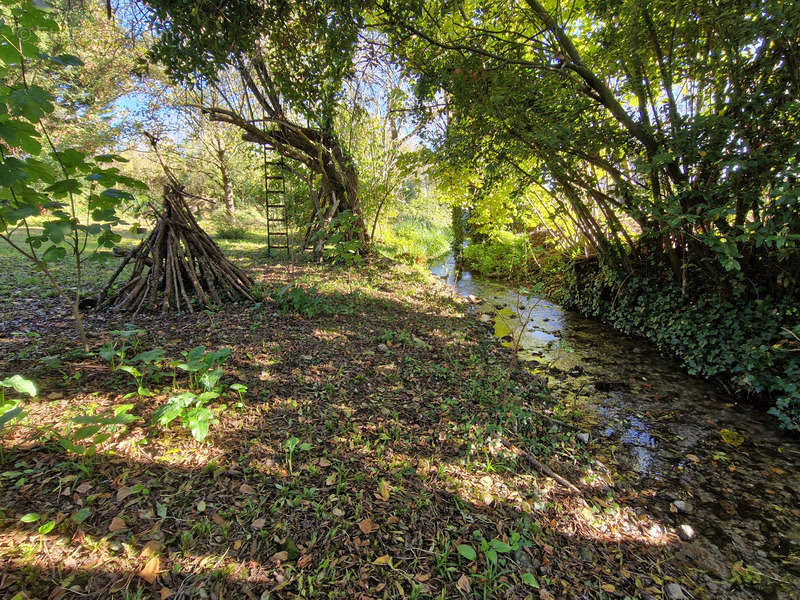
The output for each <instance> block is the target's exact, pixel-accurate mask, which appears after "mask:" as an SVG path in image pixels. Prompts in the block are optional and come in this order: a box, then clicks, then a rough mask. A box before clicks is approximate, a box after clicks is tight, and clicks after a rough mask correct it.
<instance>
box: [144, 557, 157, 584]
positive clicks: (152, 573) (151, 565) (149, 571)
mask: <svg viewBox="0 0 800 600" xmlns="http://www.w3.org/2000/svg"><path fill="white" fill-rule="evenodd" d="M160 568H161V559H160V558H159V557H158V556H154V557H153V558H151V559H150V560H148V561H147V563H146V564H145V565H144V568H143V569H142V570H141V571H139V577H141V578H142V579H144V580H145V581H146V582H147V583H151V584H152V583H153V582H155V580H156V577H158V571H159V569H160Z"/></svg>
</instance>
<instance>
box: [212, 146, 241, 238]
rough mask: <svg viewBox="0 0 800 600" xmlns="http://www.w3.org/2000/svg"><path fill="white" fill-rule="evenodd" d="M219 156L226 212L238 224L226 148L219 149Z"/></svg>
mask: <svg viewBox="0 0 800 600" xmlns="http://www.w3.org/2000/svg"><path fill="white" fill-rule="evenodd" d="M217 158H219V170H220V173H221V174H222V193H223V196H224V199H225V212H226V213H227V214H228V218H229V219H230V221H231V223H233V224H236V206H235V204H234V201H233V183H232V182H231V176H230V169H229V167H228V160H227V157H226V156H225V151H224V150H218V151H217Z"/></svg>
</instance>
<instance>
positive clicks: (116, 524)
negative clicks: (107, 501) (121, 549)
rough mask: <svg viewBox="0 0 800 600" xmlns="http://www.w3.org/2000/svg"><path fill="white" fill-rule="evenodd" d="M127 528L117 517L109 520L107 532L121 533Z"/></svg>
mask: <svg viewBox="0 0 800 600" xmlns="http://www.w3.org/2000/svg"><path fill="white" fill-rule="evenodd" d="M127 528H128V526H127V525H126V524H125V521H123V520H122V519H120V518H119V517H114V518H113V519H111V524H110V525H109V526H108V530H109V531H122V530H123V529H127Z"/></svg>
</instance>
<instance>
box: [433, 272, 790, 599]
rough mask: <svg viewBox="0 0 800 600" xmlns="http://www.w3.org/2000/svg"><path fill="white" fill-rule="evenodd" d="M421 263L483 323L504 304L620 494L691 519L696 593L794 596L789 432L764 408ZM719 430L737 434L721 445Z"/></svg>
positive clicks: (571, 319)
mask: <svg viewBox="0 0 800 600" xmlns="http://www.w3.org/2000/svg"><path fill="white" fill-rule="evenodd" d="M431 271H432V272H433V273H434V274H435V275H437V276H438V277H440V278H441V279H442V280H443V281H444V282H446V283H447V284H448V285H450V286H452V288H453V289H454V290H455V292H457V293H458V294H460V295H461V296H464V297H466V298H468V299H469V300H470V302H471V303H472V305H473V310H474V311H475V312H476V313H477V318H478V319H480V320H481V321H484V322H487V324H491V323H493V322H494V320H495V318H496V317H497V315H498V314H502V315H503V318H504V319H505V321H506V322H507V323H508V324H509V326H510V327H511V329H512V330H514V331H515V333H517V332H519V331H520V329H522V330H523V331H522V334H521V337H520V341H521V345H520V353H519V357H520V360H525V361H527V362H528V363H529V365H530V366H531V368H532V370H537V371H539V372H541V373H544V374H545V376H546V377H547V380H548V385H549V388H550V390H551V391H552V393H553V394H554V395H555V397H556V398H557V399H558V400H559V401H560V402H562V403H564V404H566V405H568V406H569V407H570V408H574V409H576V410H577V411H578V412H579V413H581V414H583V415H585V418H584V420H583V421H582V423H581V429H583V431H582V434H583V435H584V436H585V435H586V434H588V435H589V439H590V444H591V445H592V449H593V450H595V451H596V453H597V454H598V455H599V456H601V457H602V458H603V459H604V462H605V464H607V465H608V466H609V467H610V468H611V469H612V471H614V472H615V477H616V479H617V480H618V482H619V486H618V489H620V490H623V492H622V493H623V494H626V493H627V495H628V496H629V497H631V498H636V500H635V501H633V502H634V503H638V504H639V505H640V507H641V508H642V509H643V510H646V511H648V512H649V513H650V514H652V515H654V516H656V517H658V518H659V519H661V521H662V522H663V523H664V524H665V525H666V526H667V527H674V528H678V527H679V526H680V525H689V526H690V527H691V528H692V529H693V531H694V537H693V538H692V539H691V541H688V540H687V541H685V542H681V544H682V547H681V549H680V550H679V553H681V554H682V555H683V556H684V557H685V560H686V561H687V562H686V564H687V568H696V569H702V570H704V571H706V573H707V576H706V577H707V580H708V581H707V586H705V589H704V590H701V591H702V592H703V593H701V594H698V592H697V590H695V596H696V597H707V598H762V597H767V598H780V599H784V598H785V599H790V598H792V599H798V598H800V510H799V509H800V442H798V440H797V438H796V437H794V438H793V437H790V436H788V435H785V434H783V433H782V432H781V431H780V430H778V428H777V424H776V423H775V422H774V421H772V420H770V419H769V417H768V416H766V415H765V414H764V413H763V410H761V409H758V408H755V407H751V406H748V405H739V404H736V403H734V402H733V401H731V400H730V398H728V397H727V394H726V393H725V391H724V390H723V389H721V388H719V387H715V386H713V385H711V384H709V383H707V382H705V381H702V380H700V379H697V378H694V377H691V376H689V375H687V374H686V372H685V371H683V370H682V369H681V367H680V365H679V364H677V363H676V362H675V361H673V360H670V359H668V358H665V357H662V356H661V355H660V354H659V353H658V351H657V349H656V348H655V347H654V346H653V345H652V344H651V343H650V342H648V341H647V340H645V339H642V338H636V337H632V336H627V335H624V334H621V333H619V332H617V331H615V330H614V329H612V328H611V327H609V326H607V325H605V324H602V323H599V322H597V321H593V320H590V319H586V318H583V317H582V316H580V315H579V314H577V313H574V312H571V311H568V310H565V309H563V308H561V307H560V306H557V305H555V304H553V303H551V302H548V301H547V300H544V299H541V298H535V297H528V296H526V295H524V294H520V293H518V292H517V291H516V290H514V289H512V288H510V287H509V286H507V285H503V284H501V283H497V282H493V281H488V280H484V279H481V278H479V277H473V276H472V274H471V273H469V272H466V271H464V272H462V273H461V274H460V277H458V276H457V274H456V269H455V264H454V261H453V260H452V258H451V259H450V260H448V261H446V262H444V263H442V264H439V265H436V266H434V267H433V268H432V269H431ZM501 311H502V313H501ZM726 429H727V430H730V431H733V432H736V433H737V434H740V435H741V436H742V437H743V441H742V443H741V444H740V445H736V446H734V445H731V444H729V443H727V442H726V441H725V440H724V439H723V438H722V435H721V432H722V431H723V430H726ZM734 441H737V440H734ZM676 505H677V506H680V507H681V510H677V509H676ZM684 508H685V509H687V510H682V509H684ZM737 563H740V565H741V566H742V567H750V568H752V569H753V570H755V571H756V572H758V573H760V574H761V575H762V576H761V577H760V579H761V582H760V583H759V584H757V585H739V584H732V583H731V580H732V579H736V577H737V569H736V567H735V566H734V565H736V564H737ZM732 569H733V570H732ZM740 578H741V577H740Z"/></svg>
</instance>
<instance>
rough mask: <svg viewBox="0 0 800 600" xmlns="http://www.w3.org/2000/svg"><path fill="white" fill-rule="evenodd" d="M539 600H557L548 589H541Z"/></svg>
mask: <svg viewBox="0 0 800 600" xmlns="http://www.w3.org/2000/svg"><path fill="white" fill-rule="evenodd" d="M539 600H555V599H554V598H553V594H551V593H550V592H548V591H547V590H539Z"/></svg>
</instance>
